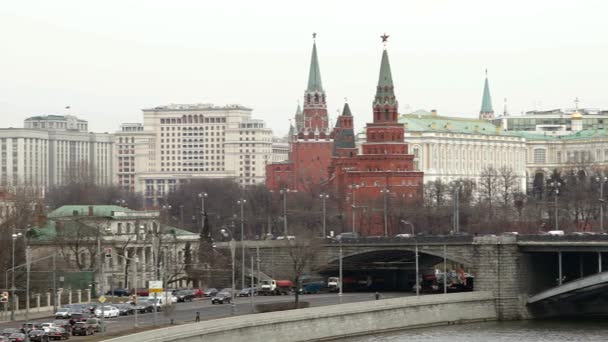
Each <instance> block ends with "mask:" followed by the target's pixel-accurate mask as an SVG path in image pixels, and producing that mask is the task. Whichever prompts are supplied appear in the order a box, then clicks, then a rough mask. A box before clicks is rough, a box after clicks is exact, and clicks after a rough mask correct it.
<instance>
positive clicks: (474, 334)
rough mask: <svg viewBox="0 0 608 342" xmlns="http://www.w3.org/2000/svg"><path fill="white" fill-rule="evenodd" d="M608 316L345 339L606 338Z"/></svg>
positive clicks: (482, 341) (508, 341)
mask: <svg viewBox="0 0 608 342" xmlns="http://www.w3.org/2000/svg"><path fill="white" fill-rule="evenodd" d="M607 323H608V318H590V319H580V320H567V321H566V320H563V321H562V320H539V321H532V320H530V321H514V322H485V323H471V324H458V325H449V326H437V327H430V328H421V329H411V330H403V331H398V332H391V333H384V334H375V335H368V336H361V337H355V338H347V339H339V340H336V341H342V342H346V341H349V342H406V341H407V342H423V341H424V342H444V341H445V342H489V341H492V342H494V341H500V342H561V341H564V342H566V341H567V342H577V341H581V342H596V341H597V342H599V341H602V342H605V341H608V324H607Z"/></svg>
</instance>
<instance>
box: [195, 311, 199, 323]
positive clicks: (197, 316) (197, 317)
mask: <svg viewBox="0 0 608 342" xmlns="http://www.w3.org/2000/svg"><path fill="white" fill-rule="evenodd" d="M194 321H195V322H196V323H198V322H200V321H201V313H200V312H198V311H197V312H196V318H195V319H194Z"/></svg>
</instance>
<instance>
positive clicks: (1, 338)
mask: <svg viewBox="0 0 608 342" xmlns="http://www.w3.org/2000/svg"><path fill="white" fill-rule="evenodd" d="M0 342H10V341H9V339H8V337H6V336H4V335H0Z"/></svg>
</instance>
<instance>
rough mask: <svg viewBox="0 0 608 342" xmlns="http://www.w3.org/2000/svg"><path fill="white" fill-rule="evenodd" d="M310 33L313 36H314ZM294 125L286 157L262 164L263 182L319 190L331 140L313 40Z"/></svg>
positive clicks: (275, 187)
mask: <svg viewBox="0 0 608 342" xmlns="http://www.w3.org/2000/svg"><path fill="white" fill-rule="evenodd" d="M315 36H316V35H315V34H313V38H315ZM295 121H296V127H295V132H294V135H292V136H291V137H290V141H289V143H290V153H289V161H288V162H284V163H277V164H269V165H267V166H266V186H267V187H268V188H269V189H270V190H274V191H276V190H280V189H285V188H288V189H292V190H298V191H300V192H312V193H316V192H318V191H319V189H320V186H321V184H322V183H325V182H326V181H327V179H328V171H327V170H328V167H329V165H330V162H331V156H332V150H333V140H332V139H331V134H330V132H329V125H328V121H329V119H328V116H327V103H326V97H325V90H323V83H322V82H321V69H320V67H319V59H318V57H317V44H316V42H313V46H312V56H311V60H310V70H309V73H308V86H307V88H306V90H305V91H304V110H303V112H300V110H299V106H298V110H297V111H296V117H295Z"/></svg>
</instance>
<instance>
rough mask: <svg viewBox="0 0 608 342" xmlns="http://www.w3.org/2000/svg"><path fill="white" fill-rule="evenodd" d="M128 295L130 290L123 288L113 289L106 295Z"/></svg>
mask: <svg viewBox="0 0 608 342" xmlns="http://www.w3.org/2000/svg"><path fill="white" fill-rule="evenodd" d="M128 295H129V291H128V290H126V289H121V288H117V289H113V290H110V291H108V292H106V296H118V297H123V296H128Z"/></svg>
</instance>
